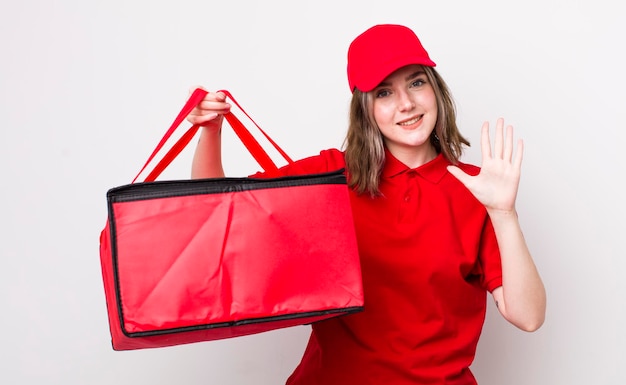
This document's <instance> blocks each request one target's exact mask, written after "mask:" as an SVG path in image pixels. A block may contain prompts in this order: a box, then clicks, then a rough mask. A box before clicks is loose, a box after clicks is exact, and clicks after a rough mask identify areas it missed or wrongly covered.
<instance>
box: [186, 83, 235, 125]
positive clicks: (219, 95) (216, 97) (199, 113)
mask: <svg viewBox="0 0 626 385" xmlns="http://www.w3.org/2000/svg"><path fill="white" fill-rule="evenodd" d="M196 88H202V87H192V88H191V89H190V92H193V91H194V90H195V89H196ZM230 108H231V105H230V104H229V103H227V102H226V95H225V94H224V93H223V92H208V93H207V94H206V96H205V97H204V99H202V101H201V102H200V103H198V105H197V106H196V108H194V109H193V111H191V113H190V114H189V115H188V116H187V120H188V121H189V122H191V123H192V124H204V123H207V122H210V121H211V120H213V119H215V118H217V117H218V116H220V115H224V114H226V113H228V112H229V111H230Z"/></svg>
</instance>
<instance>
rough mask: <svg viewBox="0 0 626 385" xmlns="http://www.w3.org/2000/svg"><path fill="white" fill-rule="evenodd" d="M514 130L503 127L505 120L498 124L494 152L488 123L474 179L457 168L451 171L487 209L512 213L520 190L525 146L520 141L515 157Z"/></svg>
mask: <svg viewBox="0 0 626 385" xmlns="http://www.w3.org/2000/svg"><path fill="white" fill-rule="evenodd" d="M514 150H515V149H514V146H513V127H512V126H507V127H506V129H505V128H504V119H502V118H500V119H498V121H497V123H496V132H495V140H494V143H493V151H492V147H491V140H490V137H489V123H488V122H485V123H483V126H482V131H481V152H482V166H481V169H480V173H479V174H478V175H476V176H471V175H469V174H467V173H465V172H464V171H462V170H461V169H460V168H458V167H456V166H449V167H448V170H449V171H450V173H451V174H452V175H454V176H455V177H456V178H457V179H458V180H460V181H461V183H463V184H464V185H465V187H467V188H468V189H469V190H470V192H471V193H472V194H474V196H475V197H476V199H478V201H480V202H481V203H482V204H483V205H484V206H485V207H486V208H487V210H494V211H495V210H497V211H513V210H515V199H516V197H517V190H518V187H519V181H520V173H521V168H522V155H523V150H524V143H523V141H522V140H521V139H518V141H517V151H515V154H514Z"/></svg>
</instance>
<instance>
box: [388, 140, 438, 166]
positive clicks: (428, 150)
mask: <svg viewBox="0 0 626 385" xmlns="http://www.w3.org/2000/svg"><path fill="white" fill-rule="evenodd" d="M389 152H391V154H392V155H393V156H394V157H396V159H398V160H399V161H400V162H402V163H404V164H405V165H406V166H407V167H409V168H417V167H419V166H421V165H423V164H426V163H428V162H430V161H431V160H433V159H435V158H436V157H437V150H435V147H433V146H432V145H431V144H430V143H428V144H425V145H424V147H420V148H418V149H416V148H414V147H413V148H389Z"/></svg>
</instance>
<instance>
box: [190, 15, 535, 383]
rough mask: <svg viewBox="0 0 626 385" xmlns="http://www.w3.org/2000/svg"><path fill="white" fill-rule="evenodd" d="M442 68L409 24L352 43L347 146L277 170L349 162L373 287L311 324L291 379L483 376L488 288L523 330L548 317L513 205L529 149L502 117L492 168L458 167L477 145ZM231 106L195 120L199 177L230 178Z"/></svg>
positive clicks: (210, 106) (211, 98) (219, 103)
mask: <svg viewBox="0 0 626 385" xmlns="http://www.w3.org/2000/svg"><path fill="white" fill-rule="evenodd" d="M434 67H435V63H434V62H433V61H432V60H431V59H430V57H429V55H428V53H427V51H426V50H425V49H424V48H423V46H422V44H421V43H420V41H419V39H418V37H417V36H416V35H415V33H414V32H413V31H412V30H410V29H409V28H407V27H404V26H400V25H389V24H384V25H376V26H373V27H372V28H370V29H368V30H366V31H365V32H363V33H362V34H361V35H359V36H358V37H357V38H356V39H355V40H354V41H353V42H352V43H351V45H350V48H349V50H348V83H349V85H350V90H351V92H352V102H351V107H350V124H349V127H348V132H347V136H346V141H345V146H344V150H343V151H341V150H338V149H330V150H324V151H321V152H320V154H319V155H316V156H313V157H310V158H306V159H302V160H299V161H297V162H295V163H294V164H291V165H288V166H286V167H284V168H283V169H281V170H280V172H281V175H293V174H301V173H317V172H325V171H331V170H337V169H339V168H346V175H347V177H348V183H349V186H350V188H351V192H350V194H351V204H352V209H353V214H354V224H355V228H356V233H357V240H358V246H359V253H360V257H361V264H362V272H363V285H364V294H365V310H364V311H363V312H361V313H357V314H353V315H348V316H344V317H338V318H333V319H330V320H326V321H322V322H318V323H315V324H313V325H312V332H311V337H310V340H309V343H308V346H307V348H306V351H305V353H304V356H303V358H302V361H301V363H300V364H299V365H298V367H297V368H296V369H295V371H294V372H293V374H292V375H291V376H290V377H289V379H288V380H287V383H288V384H298V385H300V384H306V385H312V384H323V385H333V384H341V385H346V384H359V385H365V384H393V385H404V384H407V385H408V384H476V381H475V379H474V377H473V375H472V373H471V372H470V369H469V366H470V364H471V363H472V360H473V358H474V354H475V351H476V346H477V343H478V339H479V336H480V333H481V330H482V327H483V322H484V318H485V310H486V293H487V292H490V293H491V294H492V296H493V298H494V300H495V303H496V305H497V307H498V310H499V311H500V313H501V314H502V316H503V317H504V318H505V319H506V320H508V321H509V322H510V323H512V324H513V325H515V326H517V327H518V328H520V329H522V330H525V331H534V330H536V329H538V328H539V327H540V326H541V324H542V323H543V321H544V316H545V308H546V294H545V290H544V287H543V283H542V281H541V278H540V276H539V274H538V272H537V269H536V268H535V265H534V263H533V259H532V257H531V254H530V252H529V250H528V248H527V245H526V242H525V240H524V236H523V234H522V230H521V228H520V224H519V221H518V218H517V213H516V209H515V200H516V195H517V190H518V185H519V179H520V169H521V163H522V150H523V143H522V141H521V140H519V141H517V146H515V144H514V140H513V128H512V127H511V126H506V127H505V125H504V121H503V120H502V119H499V120H498V121H497V123H496V127H495V138H494V142H493V147H492V144H491V140H490V130H489V124H488V123H485V124H484V125H483V127H482V139H481V149H482V153H483V158H482V166H481V167H480V168H479V167H476V166H472V165H469V164H464V163H461V162H460V161H459V157H460V156H461V153H462V149H463V146H467V145H469V143H468V141H467V140H466V139H465V138H464V137H463V136H462V135H461V134H460V133H459V130H458V128H457V126H456V112H455V106H454V104H453V101H452V98H451V95H450V92H449V90H448V88H447V86H446V84H445V82H444V81H443V79H442V78H441V77H440V75H439V74H438V73H437V71H436V70H435V69H434ZM229 109H230V105H229V104H228V103H226V102H225V96H224V95H223V94H221V93H209V94H208V95H207V96H206V97H205V99H204V100H203V101H202V103H201V104H200V105H199V106H198V107H197V108H196V109H195V110H194V111H193V112H192V113H191V114H190V115H189V117H188V120H189V121H190V122H192V123H201V124H202V125H203V130H202V133H201V136H200V140H199V143H198V147H197V149H196V153H195V157H194V161H193V166H192V176H193V177H196V178H200V177H222V176H224V171H223V169H222V165H221V141H220V129H221V124H222V118H223V114H224V113H225V112H227V111H229ZM515 147H517V148H515ZM261 175H262V174H257V176H261Z"/></svg>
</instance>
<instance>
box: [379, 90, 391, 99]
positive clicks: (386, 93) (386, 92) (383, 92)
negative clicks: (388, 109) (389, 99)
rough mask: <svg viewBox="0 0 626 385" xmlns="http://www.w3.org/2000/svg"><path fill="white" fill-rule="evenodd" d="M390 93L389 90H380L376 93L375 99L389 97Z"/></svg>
mask: <svg viewBox="0 0 626 385" xmlns="http://www.w3.org/2000/svg"><path fill="white" fill-rule="evenodd" d="M390 93H391V92H389V90H386V89H380V90H377V91H376V98H384V97H386V96H389V94H390Z"/></svg>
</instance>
